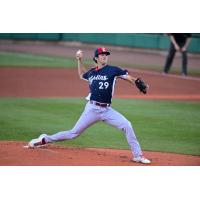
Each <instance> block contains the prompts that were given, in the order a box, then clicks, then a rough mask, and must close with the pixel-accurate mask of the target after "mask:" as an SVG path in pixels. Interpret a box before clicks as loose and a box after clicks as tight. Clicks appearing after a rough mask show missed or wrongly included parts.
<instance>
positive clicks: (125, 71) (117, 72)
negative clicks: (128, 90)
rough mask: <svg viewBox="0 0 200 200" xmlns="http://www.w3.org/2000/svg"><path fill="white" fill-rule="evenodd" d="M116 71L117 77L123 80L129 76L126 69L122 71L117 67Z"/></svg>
mask: <svg viewBox="0 0 200 200" xmlns="http://www.w3.org/2000/svg"><path fill="white" fill-rule="evenodd" d="M115 71H116V76H118V77H121V78H123V77H124V76H126V75H128V70H126V69H125V70H124V69H121V68H119V67H116V70H115Z"/></svg>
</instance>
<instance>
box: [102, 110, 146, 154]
mask: <svg viewBox="0 0 200 200" xmlns="http://www.w3.org/2000/svg"><path fill="white" fill-rule="evenodd" d="M102 120H103V121H104V122H105V123H107V124H109V125H111V126H114V127H116V128H118V129H120V130H122V131H123V132H124V133H125V136H126V139H127V142H128V144H129V146H130V148H131V151H132V154H133V156H134V157H137V156H141V155H142V150H141V147H140V144H139V142H138V140H137V138H136V135H135V132H134V130H133V127H132V125H131V123H130V122H129V121H128V120H127V119H126V118H125V117H124V116H123V115H122V114H120V113H119V112H117V111H116V110H114V109H113V108H111V107H110V108H108V109H107V111H106V112H105V113H104V115H103V117H102Z"/></svg>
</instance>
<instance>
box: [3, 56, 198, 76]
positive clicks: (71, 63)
mask: <svg viewBox="0 0 200 200" xmlns="http://www.w3.org/2000/svg"><path fill="white" fill-rule="evenodd" d="M84 63H85V65H86V66H89V65H92V64H93V61H92V60H87V59H86V60H84ZM112 64H113V65H119V66H124V67H129V68H135V69H142V70H151V71H156V72H161V71H162V69H163V66H159V65H157V66H156V65H138V64H135V63H133V64H131V65H130V64H126V63H116V62H114V63H112ZM76 66H77V63H76V60H75V59H74V58H71V57H68V56H67V55H66V58H64V57H59V56H45V55H34V54H28V53H14V52H0V67H34V68H36V67H39V68H41V67H42V68H45V67H48V68H49V67H53V68H54V67H59V68H73V67H76ZM170 72H171V73H174V74H180V67H178V68H177V67H172V69H171V71H170ZM189 75H194V76H200V70H199V69H191V68H190V69H189Z"/></svg>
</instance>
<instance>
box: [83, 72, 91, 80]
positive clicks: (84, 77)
mask: <svg viewBox="0 0 200 200" xmlns="http://www.w3.org/2000/svg"><path fill="white" fill-rule="evenodd" d="M89 72H90V71H88V72H86V73H84V74H83V75H82V79H84V80H86V81H88V79H89Z"/></svg>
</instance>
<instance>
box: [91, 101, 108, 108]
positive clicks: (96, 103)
mask: <svg viewBox="0 0 200 200" xmlns="http://www.w3.org/2000/svg"><path fill="white" fill-rule="evenodd" d="M90 103H91V104H94V105H96V106H100V107H109V106H110V104H108V103H99V102H97V101H92V100H91V101H90Z"/></svg>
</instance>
